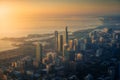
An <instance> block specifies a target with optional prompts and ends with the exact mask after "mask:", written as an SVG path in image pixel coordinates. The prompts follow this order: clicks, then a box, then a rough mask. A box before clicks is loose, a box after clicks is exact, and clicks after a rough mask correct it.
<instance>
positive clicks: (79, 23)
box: [0, 17, 102, 51]
mask: <svg viewBox="0 0 120 80" xmlns="http://www.w3.org/2000/svg"><path fill="white" fill-rule="evenodd" d="M39 24H40V27H37V28H35V29H33V28H32V29H26V30H18V31H17V32H11V33H7V35H5V36H4V35H3V34H0V35H1V36H0V37H8V36H11V35H12V36H11V37H21V36H26V35H28V34H45V33H53V32H54V31H55V30H57V31H64V29H65V27H66V26H68V29H69V31H71V32H73V31H77V30H82V29H88V28H95V27H97V26H99V25H102V22H101V21H100V17H99V18H98V17H79V18H75V19H74V18H72V19H69V18H68V19H52V20H47V21H45V20H43V21H40V22H39ZM11 44H12V43H11V42H9V41H2V40H0V51H5V50H9V49H14V48H15V47H13V46H12V45H11Z"/></svg>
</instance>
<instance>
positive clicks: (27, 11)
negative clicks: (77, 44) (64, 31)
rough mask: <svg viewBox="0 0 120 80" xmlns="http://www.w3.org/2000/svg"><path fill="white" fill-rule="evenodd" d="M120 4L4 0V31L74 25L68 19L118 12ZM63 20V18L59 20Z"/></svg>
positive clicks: (109, 0) (114, 0) (111, 0)
mask: <svg viewBox="0 0 120 80" xmlns="http://www.w3.org/2000/svg"><path fill="white" fill-rule="evenodd" d="M119 4H120V0H16V1H14V0H0V34H4V35H8V34H9V33H16V34H17V32H21V33H22V31H23V32H25V31H26V30H28V29H33V30H35V29H41V26H43V27H45V28H46V29H49V28H48V26H49V27H50V26H52V27H54V26H56V25H57V24H58V26H60V25H61V26H65V25H72V23H70V22H65V21H71V22H72V21H80V20H81V18H80V16H82V17H83V16H101V15H117V14H120V9H119V7H120V5H119ZM82 19H84V18H82ZM59 20H61V21H63V22H62V23H61V22H58V23H56V22H55V21H59ZM43 21H44V22H43ZM50 21H51V22H50ZM74 24H75V23H74ZM76 25H77V23H76ZM72 26H74V25H72ZM77 26H80V25H77Z"/></svg>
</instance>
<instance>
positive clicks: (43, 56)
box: [0, 27, 120, 80]
mask: <svg viewBox="0 0 120 80" xmlns="http://www.w3.org/2000/svg"><path fill="white" fill-rule="evenodd" d="M76 35H79V34H76ZM83 36H84V37H76V36H72V37H71V35H70V34H69V30H68V27H65V31H64V32H63V33H59V32H58V31H55V33H54V37H53V39H52V40H53V41H51V40H48V41H49V42H50V44H49V45H52V46H51V49H49V48H48V49H46V48H45V45H44V44H42V43H41V42H39V41H38V42H37V43H35V44H33V46H34V47H35V49H34V50H35V53H34V54H32V56H31V55H29V54H28V55H27V56H20V57H18V58H16V59H13V60H12V61H10V62H9V61H8V63H9V64H7V65H6V66H1V68H0V80H120V54H119V52H120V31H119V30H113V29H112V28H102V29H95V30H92V31H90V32H89V33H88V34H86V35H84V34H83ZM46 50H47V51H46Z"/></svg>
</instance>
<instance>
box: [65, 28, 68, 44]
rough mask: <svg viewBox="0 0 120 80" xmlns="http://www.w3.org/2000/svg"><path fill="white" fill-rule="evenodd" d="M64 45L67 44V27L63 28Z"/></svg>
mask: <svg viewBox="0 0 120 80" xmlns="http://www.w3.org/2000/svg"><path fill="white" fill-rule="evenodd" d="M64 44H68V27H67V26H66V27H65V36H64Z"/></svg>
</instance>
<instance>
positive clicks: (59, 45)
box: [58, 35, 63, 52]
mask: <svg viewBox="0 0 120 80" xmlns="http://www.w3.org/2000/svg"><path fill="white" fill-rule="evenodd" d="M58 51H59V52H62V51H63V35H59V36H58Z"/></svg>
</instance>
